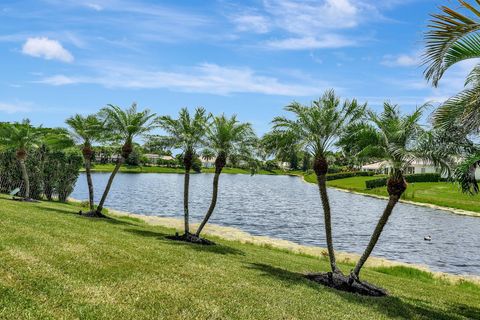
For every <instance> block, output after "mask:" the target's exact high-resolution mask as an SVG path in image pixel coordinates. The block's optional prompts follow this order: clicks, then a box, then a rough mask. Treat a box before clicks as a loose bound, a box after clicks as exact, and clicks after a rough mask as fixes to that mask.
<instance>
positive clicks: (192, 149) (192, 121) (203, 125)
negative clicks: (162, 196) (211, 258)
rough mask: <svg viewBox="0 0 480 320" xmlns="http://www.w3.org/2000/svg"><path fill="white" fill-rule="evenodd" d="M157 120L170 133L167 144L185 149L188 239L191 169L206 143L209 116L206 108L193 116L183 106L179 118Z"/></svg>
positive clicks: (160, 118) (165, 139) (187, 236)
mask: <svg viewBox="0 0 480 320" xmlns="http://www.w3.org/2000/svg"><path fill="white" fill-rule="evenodd" d="M156 122H157V123H158V124H159V126H160V127H161V128H162V129H163V130H165V131H166V132H167V134H168V135H169V136H168V137H165V138H164V141H165V144H166V145H168V146H170V147H173V148H177V149H181V150H182V151H183V165H184V167H185V178H184V179H185V180H184V189H183V190H184V191H183V211H184V226H185V227H184V229H185V235H184V236H185V239H187V240H188V239H189V236H190V227H189V211H188V196H189V184H190V170H191V168H192V161H193V158H194V156H195V154H196V150H197V148H199V147H201V146H203V145H204V143H205V134H206V131H207V122H208V116H207V115H206V111H205V109H204V108H196V109H195V114H194V116H193V117H192V116H191V115H190V113H189V112H188V109H187V108H182V109H181V110H180V112H179V115H178V119H173V118H172V117H170V116H161V117H159V118H157V121H156Z"/></svg>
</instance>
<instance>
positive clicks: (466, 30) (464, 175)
mask: <svg viewBox="0 0 480 320" xmlns="http://www.w3.org/2000/svg"><path fill="white" fill-rule="evenodd" d="M458 2H459V9H460V10H461V11H462V12H460V10H458V9H452V8H449V7H446V6H442V7H441V8H440V9H441V11H442V13H439V14H433V15H432V17H433V19H432V20H431V23H430V25H429V26H428V28H429V30H428V31H427V32H426V34H425V40H426V52H425V54H424V64H426V65H427V68H426V70H425V72H424V74H425V78H426V79H427V80H429V81H431V82H432V84H433V85H434V86H437V85H438V84H439V81H440V80H441V78H442V76H443V74H444V73H445V71H446V70H448V69H449V68H450V67H451V66H453V65H455V64H456V63H458V62H460V61H464V60H467V59H472V58H479V57H480V8H479V6H480V1H478V0H476V1H475V2H474V3H473V4H470V3H469V2H467V1H464V0H458ZM433 120H434V124H435V126H436V127H437V128H441V129H448V128H451V127H452V126H453V127H457V128H458V127H460V128H463V129H466V130H468V131H469V132H470V133H474V134H478V133H479V132H480V66H479V65H477V66H475V67H474V68H473V70H472V71H471V73H470V74H469V76H468V77H467V79H466V81H465V88H464V90H462V91H461V92H459V93H458V94H456V95H454V96H453V97H451V98H450V99H448V100H447V101H445V102H444V103H442V104H441V105H440V106H439V107H438V109H437V110H436V111H435V113H434V115H433ZM479 166H480V153H479V152H474V153H472V154H470V155H467V156H466V157H464V160H463V161H462V163H460V164H459V165H458V167H457V169H456V170H455V174H454V176H455V178H456V180H457V181H459V182H460V185H461V187H462V191H464V192H470V193H478V191H479V188H478V185H477V182H476V179H475V174H474V172H475V169H476V168H478V167H479Z"/></svg>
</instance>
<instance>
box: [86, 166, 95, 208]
mask: <svg viewBox="0 0 480 320" xmlns="http://www.w3.org/2000/svg"><path fill="white" fill-rule="evenodd" d="M84 160H85V172H86V175H87V184H88V202H89V207H90V212H94V210H95V202H94V198H93V197H94V193H93V181H92V172H91V166H92V161H91V160H90V158H87V157H85V158H84Z"/></svg>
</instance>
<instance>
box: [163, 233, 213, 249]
mask: <svg viewBox="0 0 480 320" xmlns="http://www.w3.org/2000/svg"><path fill="white" fill-rule="evenodd" d="M166 238H167V239H170V240H174V241H183V242H189V243H196V244H201V245H205V246H212V245H215V242H213V241H210V240H207V239H204V238H200V237H197V236H196V235H194V234H191V233H187V234H182V235H179V234H178V233H176V234H175V235H173V236H167V237H166Z"/></svg>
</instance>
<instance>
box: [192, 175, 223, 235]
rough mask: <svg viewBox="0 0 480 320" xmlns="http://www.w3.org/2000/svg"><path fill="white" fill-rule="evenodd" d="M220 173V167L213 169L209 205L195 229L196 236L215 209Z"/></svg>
mask: <svg viewBox="0 0 480 320" xmlns="http://www.w3.org/2000/svg"><path fill="white" fill-rule="evenodd" d="M221 173H222V168H220V169H216V170H215V176H214V177H213V192H212V201H211V202H210V207H209V208H208V211H207V214H206V215H205V217H204V218H203V221H202V223H201V224H200V226H199V227H198V229H197V232H196V233H195V235H196V236H197V237H199V236H200V232H202V230H203V228H204V227H205V225H206V224H207V222H208V220H209V219H210V216H211V215H212V213H213V210H214V209H215V206H216V205H217V195H218V180H219V178H220V174H221Z"/></svg>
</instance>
